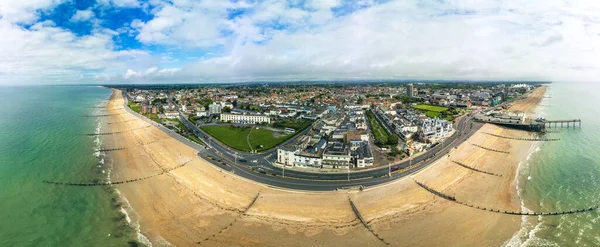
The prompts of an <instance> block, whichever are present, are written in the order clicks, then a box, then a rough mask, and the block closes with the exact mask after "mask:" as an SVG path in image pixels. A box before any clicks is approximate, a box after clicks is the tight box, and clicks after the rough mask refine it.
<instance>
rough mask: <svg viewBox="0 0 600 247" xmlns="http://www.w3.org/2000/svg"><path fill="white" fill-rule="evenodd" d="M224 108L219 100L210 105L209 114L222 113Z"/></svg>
mask: <svg viewBox="0 0 600 247" xmlns="http://www.w3.org/2000/svg"><path fill="white" fill-rule="evenodd" d="M222 108H223V107H222V106H221V104H219V103H217V102H213V103H212V104H210V105H208V114H210V115H216V114H221V109H222Z"/></svg>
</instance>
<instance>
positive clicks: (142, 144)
mask: <svg viewBox="0 0 600 247" xmlns="http://www.w3.org/2000/svg"><path fill="white" fill-rule="evenodd" d="M165 139H168V138H161V139H158V140H154V141H151V142H146V143H141V144H138V145H136V146H129V147H120V148H104V149H98V151H100V152H112V151H119V150H125V149H130V148H137V147H141V146H145V145H149V144H152V143H155V142H157V141H162V140H165Z"/></svg>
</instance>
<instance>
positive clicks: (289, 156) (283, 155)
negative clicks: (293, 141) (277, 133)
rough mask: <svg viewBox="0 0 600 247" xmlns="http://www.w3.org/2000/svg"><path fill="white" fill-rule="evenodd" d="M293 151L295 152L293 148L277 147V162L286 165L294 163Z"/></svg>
mask: <svg viewBox="0 0 600 247" xmlns="http://www.w3.org/2000/svg"><path fill="white" fill-rule="evenodd" d="M294 153H296V151H295V150H289V149H285V148H280V149H277V163H279V164H282V165H286V166H291V165H294V159H295V155H294Z"/></svg>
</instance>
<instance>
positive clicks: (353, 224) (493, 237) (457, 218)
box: [105, 88, 545, 246]
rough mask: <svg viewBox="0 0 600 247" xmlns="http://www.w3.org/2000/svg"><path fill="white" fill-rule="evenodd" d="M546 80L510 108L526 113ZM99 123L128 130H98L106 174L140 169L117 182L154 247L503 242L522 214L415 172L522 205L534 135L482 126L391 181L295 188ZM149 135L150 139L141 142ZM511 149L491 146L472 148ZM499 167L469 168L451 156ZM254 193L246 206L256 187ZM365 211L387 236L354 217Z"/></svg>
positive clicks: (118, 120)
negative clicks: (350, 187) (522, 180)
mask: <svg viewBox="0 0 600 247" xmlns="http://www.w3.org/2000/svg"><path fill="white" fill-rule="evenodd" d="M544 91H545V88H540V89H538V90H537V91H536V92H535V93H533V94H532V95H531V96H530V97H529V98H528V99H526V100H522V101H520V102H517V103H515V104H514V105H513V108H515V109H519V110H520V111H524V112H531V111H532V110H533V109H534V108H535V106H536V105H537V104H538V103H539V101H540V100H541V99H542V98H543V93H544ZM122 106H123V99H122V97H121V94H120V93H113V95H112V97H111V100H110V101H109V102H108V104H107V111H108V112H109V113H111V114H113V113H114V114H116V113H122V112H123V110H118V109H116V108H121V107H122ZM107 121H109V122H113V124H110V125H107V126H108V127H109V129H107V130H105V131H111V132H116V131H126V130H131V129H135V130H132V131H128V132H125V133H122V134H116V135H109V136H106V137H105V138H106V139H107V141H108V143H109V144H108V145H110V146H109V147H105V148H118V147H132V148H128V149H124V150H119V151H114V152H109V153H108V154H109V157H110V159H111V161H112V162H113V166H114V170H113V172H112V174H111V176H112V180H113V181H120V180H129V179H135V178H138V177H146V176H149V175H153V174H158V173H161V172H163V170H164V169H169V168H173V167H176V166H178V165H181V164H183V163H185V162H188V163H186V165H185V166H183V167H181V168H178V169H175V170H172V171H170V172H167V173H165V174H164V175H160V176H156V177H153V178H150V179H146V180H141V181H138V182H133V183H127V184H123V185H119V186H118V187H117V188H118V190H119V191H120V192H121V193H122V194H123V195H124V196H125V197H126V198H127V200H128V202H129V204H130V205H131V208H132V209H133V211H135V212H133V211H131V209H130V212H131V215H132V218H133V221H134V222H136V221H139V224H140V225H141V233H142V234H144V235H145V236H146V237H147V238H148V239H149V240H150V242H152V244H153V245H155V246H165V245H169V244H172V245H177V246H386V244H385V243H384V241H385V242H387V243H390V244H391V245H392V246H500V245H502V244H503V243H505V242H506V241H507V240H509V239H510V238H511V236H512V235H513V234H514V233H515V232H516V231H518V229H519V227H520V222H521V217H520V216H511V215H503V214H497V213H491V212H487V211H480V210H476V209H473V208H470V207H466V206H463V205H460V204H456V203H454V202H450V201H448V200H445V199H442V198H440V197H437V196H435V195H433V194H432V193H430V192H428V191H427V190H425V189H423V188H421V187H420V186H418V185H417V184H416V183H415V182H414V181H413V179H414V180H417V181H419V182H421V183H423V184H425V185H427V186H429V187H431V188H434V189H435V190H437V191H441V192H443V193H445V194H448V195H452V196H455V197H456V199H457V200H459V201H462V202H467V203H469V204H474V205H478V206H482V207H488V208H494V209H499V210H501V211H504V210H508V211H520V199H519V198H518V195H517V193H516V189H515V188H516V185H515V175H516V174H515V173H516V168H517V166H518V164H519V161H521V160H523V159H524V158H525V157H526V155H527V153H528V152H529V148H530V146H531V145H532V142H527V141H518V140H509V139H503V138H497V137H493V136H490V135H487V134H484V133H483V132H491V133H495V134H498V135H503V136H515V137H529V136H530V135H531V134H530V133H527V132H524V131H518V130H510V129H504V128H500V127H498V126H495V125H484V126H483V127H482V128H481V130H479V131H478V132H477V133H476V134H474V135H473V136H472V137H470V138H469V140H467V141H466V142H464V143H463V144H461V145H460V146H459V147H458V148H457V149H455V150H453V151H452V152H451V154H450V157H444V158H441V159H440V160H438V161H437V162H436V163H435V164H433V165H431V166H430V167H429V168H427V169H425V170H423V171H421V172H419V173H417V174H414V175H413V176H410V177H406V178H403V179H400V180H397V181H394V182H392V183H389V184H385V185H381V186H378V187H375V188H368V189H366V190H365V191H362V192H299V191H290V190H283V189H275V188H270V187H266V186H263V185H261V184H257V183H255V182H253V181H249V180H246V179H243V178H240V177H238V176H236V175H235V174H231V173H230V172H227V171H222V170H220V169H218V168H216V167H214V166H212V165H211V164H209V163H208V162H207V161H205V160H203V159H201V158H198V157H197V156H196V155H195V154H196V151H195V150H193V149H192V148H190V147H188V146H186V145H184V144H182V143H179V142H178V141H176V140H175V139H173V138H170V137H169V136H168V135H166V134H165V133H163V132H162V131H161V130H159V129H157V128H156V127H154V126H151V127H148V128H141V129H140V127H144V126H147V125H148V124H147V123H146V122H144V121H142V120H139V119H138V120H136V117H135V116H134V115H131V114H129V113H125V114H121V115H118V116H111V117H110V118H109V119H107ZM143 143H150V144H147V145H142V146H140V144H143ZM472 143H475V144H479V145H482V146H485V147H489V148H494V149H499V150H505V151H509V152H510V154H504V153H497V152H492V151H488V150H484V149H482V148H479V147H476V146H473V145H472ZM452 160H456V161H459V162H461V163H464V164H466V165H469V166H471V167H474V168H477V169H480V170H484V171H489V172H493V173H497V174H501V175H502V176H501V177H497V176H491V175H488V174H484V173H480V172H476V171H473V170H469V169H466V168H464V167H461V166H459V165H457V164H455V163H453V162H452ZM259 192H260V196H259V197H258V199H257V200H256V201H255V203H254V204H253V205H252V207H250V208H249V209H248V208H247V207H248V205H250V204H251V203H252V201H253V199H254V198H255V196H256V195H258V193H259ZM348 198H350V199H352V201H353V202H354V204H355V205H356V208H357V209H358V210H359V211H360V213H361V214H362V217H363V218H364V219H365V221H366V222H367V223H368V225H369V226H370V227H371V228H372V230H373V232H374V233H376V234H377V235H378V236H379V237H380V238H382V239H383V240H384V241H381V240H380V239H378V238H377V237H375V236H374V235H373V233H371V232H370V231H369V230H368V229H367V228H365V227H364V226H363V225H362V223H361V222H360V221H359V220H358V219H357V217H356V216H355V214H354V212H353V210H352V207H351V206H350V203H349V201H348Z"/></svg>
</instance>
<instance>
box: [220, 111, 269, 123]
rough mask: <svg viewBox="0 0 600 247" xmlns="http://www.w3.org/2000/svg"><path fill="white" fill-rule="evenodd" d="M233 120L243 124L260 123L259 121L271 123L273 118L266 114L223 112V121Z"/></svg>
mask: <svg viewBox="0 0 600 247" xmlns="http://www.w3.org/2000/svg"><path fill="white" fill-rule="evenodd" d="M230 121H231V122H232V123H241V124H259V123H267V124H270V123H271V118H269V116H264V115H250V114H247V115H241V114H229V113H221V122H230Z"/></svg>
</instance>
